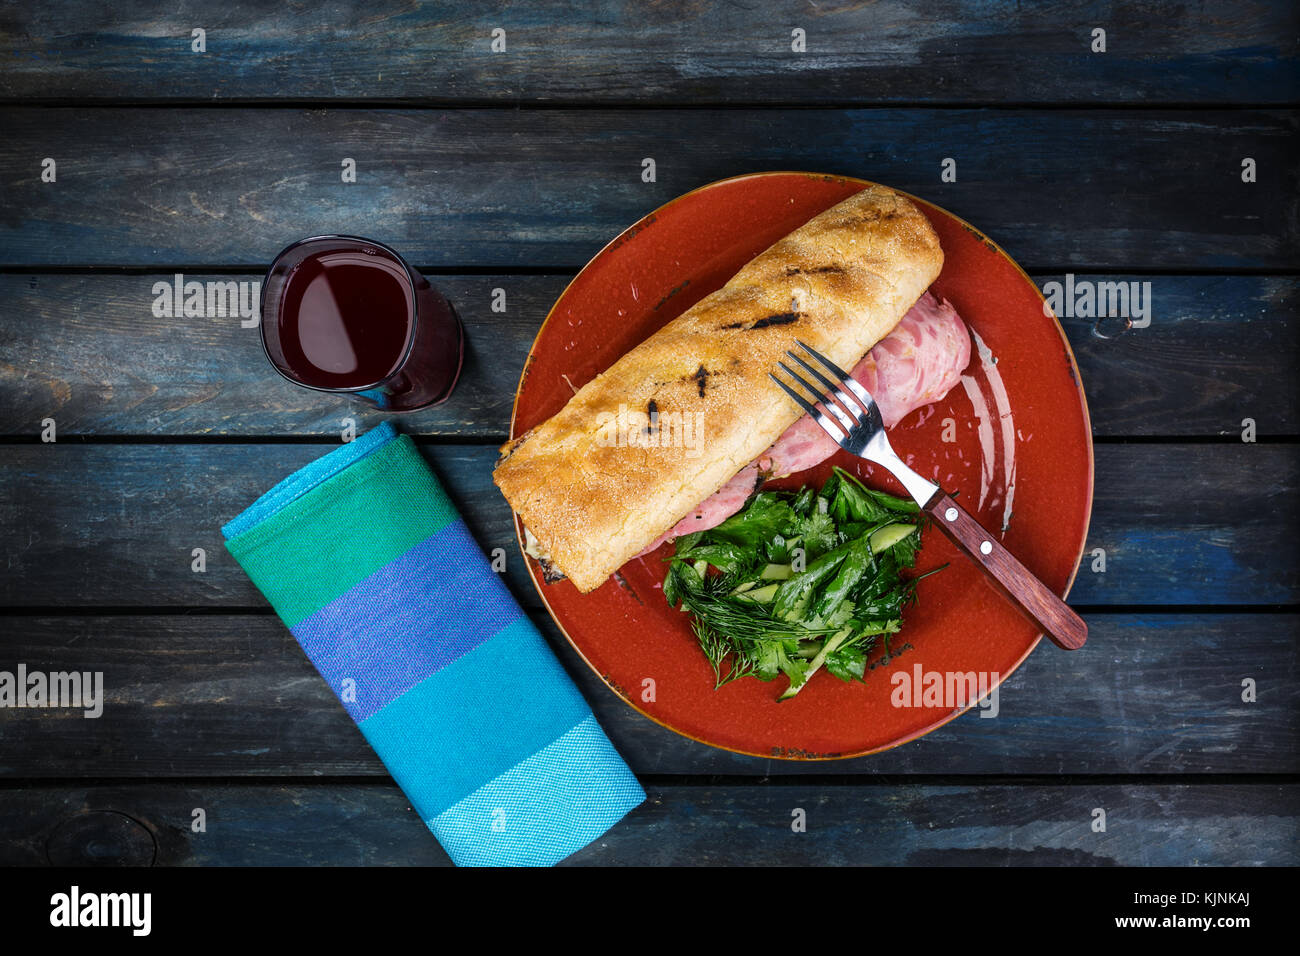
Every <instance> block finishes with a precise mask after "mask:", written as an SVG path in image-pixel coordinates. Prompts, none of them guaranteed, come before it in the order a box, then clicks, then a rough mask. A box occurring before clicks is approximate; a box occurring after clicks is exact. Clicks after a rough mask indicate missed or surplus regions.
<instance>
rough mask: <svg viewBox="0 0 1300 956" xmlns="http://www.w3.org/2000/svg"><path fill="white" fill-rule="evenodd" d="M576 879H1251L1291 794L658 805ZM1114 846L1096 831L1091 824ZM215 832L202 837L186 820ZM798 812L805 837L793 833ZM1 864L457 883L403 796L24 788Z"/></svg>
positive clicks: (617, 832) (813, 792) (1073, 788)
mask: <svg viewBox="0 0 1300 956" xmlns="http://www.w3.org/2000/svg"><path fill="white" fill-rule="evenodd" d="M647 791H648V799H647V801H646V802H645V803H644V804H643V805H642V806H641V807H639V808H637V809H636V810H633V811H632V812H631V813H630V814H629V815H628V816H627V817H625V818H624V819H623V820H622V821H621V822H620V823H619V824H617V825H616V826H615V827H614V828H613V829H612V830H610V831H609V832H608V833H606V834H605V835H604V836H602V837H601V838H600V839H599V840H597V841H595V842H594V843H592V844H591V845H589V846H587V847H585V848H584V849H582V850H580V851H578V852H577V853H575V854H574V855H573V856H571V857H570V858H569V859H568V860H567V861H566V863H569V864H575V865H582V864H590V865H647V864H649V865H672V864H694V865H701V864H744V865H775V866H793V865H804V864H837V865H873V866H874V865H898V864H915V865H930V866H971V865H983V866H1005V865H1009V864H1040V865H1056V866H1061V865H1068V866H1106V865H1112V866H1113V865H1123V866H1192V865H1199V866H1257V865H1273V866H1282V865H1291V864H1294V862H1295V843H1296V838H1297V835H1300V834H1298V832H1297V831H1298V826H1297V824H1298V817H1297V811H1296V807H1297V803H1298V798H1300V787H1297V786H1296V785H1288V784H1281V785H1272V784H1265V785H1258V784H1256V785H1242V784H1236V785H1234V784H1201V785H1171V784H1150V785H1141V784H1123V785H1114V784H1095V783H1088V784H1075V785H1069V784H1061V785H1052V786H1035V787H1016V786H1000V785H970V786H933V785H929V786H927V785H924V784H907V785H904V786H897V785H878V786H870V785H866V786H864V785H858V786H839V787H826V786H822V785H816V786H813V785H800V784H783V785H780V786H761V787H752V786H748V787H681V786H657V785H654V784H651V785H650V786H649V787H647ZM1098 807H1100V808H1102V809H1104V810H1105V811H1106V830H1105V832H1102V833H1095V832H1093V830H1092V823H1093V820H1094V816H1093V811H1094V809H1095V808H1098ZM196 808H201V809H203V810H204V811H205V814H206V830H205V831H204V832H202V833H195V832H193V830H192V828H191V822H192V820H193V819H194V817H193V811H194V810H195V809H196ZM796 809H802V810H803V811H804V812H805V815H806V821H807V830H806V832H802V833H796V832H793V830H792V828H791V820H792V812H793V811H794V810H796ZM0 833H2V834H4V837H5V838H4V839H2V840H0V864H3V865H7V866H15V865H19V866H21V865H28V866H42V865H47V864H49V863H50V862H53V863H56V864H64V865H69V864H72V865H75V864H82V865H84V864H88V863H144V862H148V861H149V860H150V859H152V860H153V862H155V864H156V865H162V866H173V865H178V864H187V865H204V866H211V865H224V866H231V865H244V866H253V865H258V866H263V865H279V866H331V865H353V866H355V865H369V864H423V865H446V864H447V863H448V862H449V861H448V860H447V857H446V854H445V853H443V851H442V849H441V847H439V846H438V843H437V840H435V839H434V837H433V835H432V834H431V833H429V832H428V830H427V829H425V827H424V824H423V823H421V822H420V820H419V818H418V817H417V816H416V814H415V813H414V812H413V811H412V810H411V809H410V805H409V804H408V803H407V801H406V799H405V796H404V795H403V794H402V792H401V791H400V790H398V789H397V787H396V786H393V785H370V786H357V785H349V784H339V783H324V784H315V785H313V784H308V783H304V784H300V785H294V786H284V785H264V786H257V785H251V786H250V785H247V784H242V785H231V784H214V783H204V784H199V785H194V786H184V785H177V784H172V783H159V784H138V785H127V786H113V787H71V788H65V787H24V788H21V789H14V790H9V791H6V792H5V794H4V800H3V801H0Z"/></svg>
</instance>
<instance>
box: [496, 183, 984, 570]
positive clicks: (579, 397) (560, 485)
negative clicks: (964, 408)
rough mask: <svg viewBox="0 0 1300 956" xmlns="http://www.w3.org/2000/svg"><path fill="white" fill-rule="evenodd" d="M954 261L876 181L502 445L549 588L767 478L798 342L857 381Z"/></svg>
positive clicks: (503, 470)
mask: <svg viewBox="0 0 1300 956" xmlns="http://www.w3.org/2000/svg"><path fill="white" fill-rule="evenodd" d="M942 266H943V251H942V249H941V248H940V245H939V238H938V236H937V235H936V233H935V231H934V229H933V227H932V226H931V225H930V223H929V220H927V219H926V217H925V215H924V214H923V213H922V212H921V211H920V210H919V209H918V208H917V207H916V206H915V204H913V203H912V202H911V201H910V200H909V199H907V197H905V196H902V195H900V194H899V193H896V192H894V191H893V190H891V189H888V188H886V187H883V186H876V185H871V186H867V187H866V188H864V189H863V190H862V191H861V192H859V193H857V194H856V195H854V196H852V197H850V198H849V199H846V200H844V201H843V202H841V203H839V204H837V205H835V206H833V207H831V208H830V209H828V210H826V211H825V212H823V213H821V214H820V215H818V216H815V217H814V218H812V219H811V220H809V221H808V222H807V223H805V224H804V225H803V226H801V227H799V228H798V229H796V230H794V231H793V232H791V233H790V234H788V235H787V236H785V237H784V238H782V239H780V240H778V241H777V242H776V243H775V244H773V245H772V246H771V247H770V248H768V249H767V250H765V251H764V252H762V253H760V254H759V255H757V256H756V257H754V258H753V259H752V260H750V262H749V263H747V264H746V265H745V266H744V267H743V268H742V269H741V270H740V271H739V272H738V273H736V275H735V276H734V277H732V279H731V280H730V281H728V282H727V284H726V285H724V286H723V287H722V288H721V289H719V290H718V291H716V292H714V293H712V294H711V295H709V296H707V297H706V298H704V299H702V300H701V301H700V302H698V303H697V304H696V305H694V306H693V307H691V308H690V309H688V310H687V311H686V312H684V313H682V314H681V315H680V316H678V317H677V318H676V319H674V320H673V321H672V322H669V323H668V324H667V325H666V326H664V327H663V328H662V329H660V330H659V331H658V332H656V333H654V334H653V335H651V336H650V337H649V338H647V339H646V340H645V341H643V342H642V343H641V344H640V345H638V346H636V347H635V348H633V349H632V350H631V351H630V352H628V353H627V354H625V355H624V356H623V357H622V358H620V359H619V360H618V361H617V362H615V363H614V364H613V365H612V366H611V367H610V368H609V369H608V370H606V371H605V372H604V373H602V374H600V375H597V376H596V377H595V378H594V379H592V380H591V381H590V382H588V383H587V384H586V385H584V386H583V387H582V388H581V389H579V390H578V391H577V393H576V394H575V395H574V396H573V397H572V398H571V399H570V400H569V402H568V403H567V404H566V405H565V406H564V408H562V409H561V410H560V411H559V412H558V413H556V414H555V415H554V416H552V417H551V418H550V419H548V420H547V421H545V422H543V423H542V424H540V425H538V426H537V427H536V428H533V429H531V430H530V431H528V432H526V433H525V434H523V435H520V436H518V437H516V438H515V439H513V440H512V441H510V442H507V443H506V444H505V445H503V446H502V449H501V457H500V460H499V461H498V463H497V466H496V469H495V470H494V472H493V480H494V481H495V483H496V485H497V487H498V488H500V490H501V492H502V494H503V495H504V496H505V498H506V500H507V501H508V502H509V503H510V505H511V507H512V508H513V509H514V510H515V512H516V513H518V514H519V516H520V519H521V520H522V522H523V525H524V527H525V529H526V540H527V543H528V550H529V553H530V554H532V555H533V556H534V557H535V558H537V559H538V560H539V561H541V562H542V566H543V569H544V571H545V572H546V576H547V579H548V580H552V579H555V578H557V577H560V576H563V577H567V578H568V579H569V580H570V581H572V582H573V584H574V585H575V586H576V587H577V588H578V589H579V590H580V591H583V592H588V591H592V590H594V589H596V588H597V587H599V586H600V585H601V584H602V583H604V582H605V580H607V579H608V578H609V577H610V575H611V574H613V573H614V572H615V571H617V570H618V568H619V567H621V566H622V565H623V564H624V563H625V562H627V561H628V560H629V559H631V558H633V557H635V556H636V555H638V554H640V553H643V552H644V551H646V550H647V549H648V548H650V547H652V546H654V545H657V543H659V542H661V541H662V540H666V537H667V536H671V535H672V533H673V532H674V530H675V529H677V528H678V527H679V525H680V524H681V523H682V522H683V521H684V520H685V519H687V518H689V517H690V516H691V514H692V513H694V512H697V511H698V509H699V507H700V506H701V503H703V502H707V501H709V500H710V499H712V498H713V497H714V496H715V495H717V494H718V493H719V492H720V491H722V490H723V489H724V488H731V487H733V486H736V485H737V482H738V481H739V486H738V487H736V488H735V489H734V493H733V495H732V497H735V493H738V492H740V491H744V490H745V484H746V482H749V483H750V484H751V485H754V486H756V483H757V482H759V481H761V480H762V478H763V477H765V476H771V475H772V474H773V472H772V471H771V470H770V469H768V470H765V469H764V467H763V465H764V460H763V456H764V453H765V452H768V451H770V450H771V449H772V448H773V446H774V444H776V443H777V442H778V440H780V439H781V438H782V437H783V436H785V435H786V433H787V432H788V431H789V430H790V429H791V428H792V427H793V426H795V425H796V423H797V422H798V421H799V419H800V418H802V417H803V411H802V410H801V409H800V408H799V407H798V406H796V405H795V404H794V403H793V402H791V401H790V399H789V397H788V396H787V395H786V394H785V393H784V392H783V391H782V390H781V389H780V388H779V387H778V386H777V385H776V384H775V383H774V382H772V380H771V379H770V378H769V377H768V374H769V372H771V371H772V370H773V369H774V368H776V365H777V362H778V361H780V360H782V359H783V358H784V357H785V353H786V351H787V350H789V349H793V348H794V347H795V344H796V340H802V341H804V342H807V343H808V344H809V345H811V346H812V347H813V348H815V349H817V350H818V351H820V352H822V353H823V354H824V355H826V356H827V357H828V358H830V359H831V361H833V362H835V363H836V364H837V365H840V366H841V367H844V368H851V369H855V374H856V372H857V369H858V366H859V365H860V363H862V362H863V360H864V357H866V356H867V355H868V353H869V352H872V350H873V347H874V346H876V345H877V343H880V342H881V340H882V339H885V338H886V337H887V336H889V335H890V334H891V332H893V331H894V330H895V328H896V327H897V326H898V325H899V323H900V321H901V320H902V319H903V318H904V316H906V315H908V313H909V311H910V310H912V309H913V307H914V306H916V305H917V304H918V302H919V300H921V298H922V296H923V294H924V293H925V292H926V290H927V289H928V287H929V286H930V284H931V283H932V282H933V281H934V280H935V278H936V277H937V276H938V275H939V272H940V269H941V268H942ZM942 305H943V306H946V303H944V304H942ZM948 311H951V309H950V307H948ZM952 314H953V316H954V317H955V313H952ZM957 321H958V323H960V320H959V319H958V320H957ZM963 331H964V330H963ZM968 349H969V343H968V342H967V350H968ZM968 357H969V352H968V351H967V358H968ZM964 365H965V362H964V361H962V362H961V365H960V366H958V368H959V369H960V368H961V367H964ZM945 391H946V389H945ZM831 450H833V449H831ZM769 461H770V458H769ZM751 470H752V475H748V476H747V473H748V472H750V471H751ZM750 490H752V488H751V489H750ZM743 502H744V497H741V498H740V499H739V501H738V503H737V505H736V506H737V507H739V505H740V504H743Z"/></svg>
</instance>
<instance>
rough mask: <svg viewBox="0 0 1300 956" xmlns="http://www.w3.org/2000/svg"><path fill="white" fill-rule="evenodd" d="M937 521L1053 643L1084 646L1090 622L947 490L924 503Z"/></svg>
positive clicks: (1071, 648)
mask: <svg viewBox="0 0 1300 956" xmlns="http://www.w3.org/2000/svg"><path fill="white" fill-rule="evenodd" d="M925 510H926V512H927V513H928V514H929V515H930V517H932V518H933V519H934V523H935V524H937V525H938V526H939V527H940V528H942V529H943V533H944V534H946V535H947V536H948V537H949V538H951V539H952V541H953V543H954V544H956V545H957V547H959V548H961V549H962V551H964V552H966V554H967V555H969V556H970V557H971V558H972V559H973V560H974V561H975V563H976V564H978V565H979V566H980V567H981V568H983V569H984V573H985V574H987V575H988V576H989V577H990V578H992V579H993V581H994V583H996V584H997V585H998V589H999V590H1001V591H1002V593H1003V594H1005V595H1006V596H1007V597H1008V598H1010V599H1011V602H1012V603H1013V604H1015V605H1016V607H1018V608H1019V609H1020V611H1021V613H1023V614H1024V615H1025V616H1026V617H1028V618H1029V619H1030V620H1031V621H1033V622H1034V623H1035V624H1037V625H1038V627H1039V628H1040V629H1041V630H1042V632H1043V634H1045V635H1046V636H1047V637H1048V638H1049V639H1050V640H1051V641H1052V643H1053V644H1056V645H1057V646H1058V647H1063V648H1065V649H1066V650H1067V651H1073V650H1077V649H1078V648H1080V647H1083V644H1084V641H1086V640H1087V639H1088V625H1087V624H1085V623H1084V622H1083V618H1081V617H1079V615H1077V614H1075V613H1074V611H1072V610H1070V607H1069V605H1067V604H1066V603H1065V602H1064V601H1062V600H1061V599H1060V598H1059V597H1057V596H1056V594H1054V593H1053V592H1052V590H1051V589H1050V588H1049V587H1048V586H1047V585H1046V584H1044V583H1043V582H1042V581H1040V580H1038V578H1036V577H1034V576H1033V575H1032V574H1030V573H1029V570H1028V569H1027V568H1026V567H1025V566H1024V565H1023V564H1021V563H1020V562H1019V561H1017V560H1016V559H1015V557H1014V556H1013V555H1012V554H1011V552H1010V551H1008V550H1007V549H1006V548H1004V547H1002V545H1001V544H1000V543H999V542H998V539H997V538H996V537H995V536H994V535H991V534H989V533H988V532H987V531H985V530H984V527H983V526H982V525H981V524H980V523H979V522H978V521H976V520H975V519H974V518H972V517H971V516H970V515H969V514H967V513H966V510H965V509H964V508H962V507H961V506H960V505H959V504H957V502H955V501H953V500H952V498H950V497H949V496H948V495H947V494H945V493H944V492H942V491H941V492H939V494H937V495H935V496H934V499H933V500H932V501H931V502H930V503H929V504H928V505H926V506H925Z"/></svg>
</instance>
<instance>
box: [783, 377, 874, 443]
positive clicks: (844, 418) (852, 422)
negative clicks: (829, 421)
mask: <svg viewBox="0 0 1300 956" xmlns="http://www.w3.org/2000/svg"><path fill="white" fill-rule="evenodd" d="M776 364H777V365H779V366H780V367H781V368H782V369H784V370H785V374H786V375H789V376H790V377H791V378H792V379H794V380H795V381H796V382H798V383H799V384H800V385H802V386H803V387H804V388H805V389H807V390H808V394H810V395H811V396H812V397H813V401H814V402H821V403H822V407H823V408H825V409H826V410H827V411H828V412H830V413H831V414H832V415H834V416H835V418H836V420H838V421H839V423H840V427H841V428H843V429H844V433H845V434H846V435H847V434H851V433H852V431H853V429H854V428H855V427H856V426H857V424H858V415H857V413H856V412H853V411H850V413H849V414H845V413H844V411H843V410H842V409H841V408H840V407H839V406H838V405H836V404H835V403H834V402H832V401H831V400H830V398H829V397H828V396H827V395H826V394H825V393H823V392H821V391H819V390H818V389H817V388H815V387H814V386H813V385H811V384H809V382H808V381H807V379H805V378H804V377H803V376H801V375H800V374H799V373H798V372H796V371H795V370H794V369H792V368H791V367H790V366H788V365H786V364H785V363H784V362H777V363H776ZM830 388H831V390H832V391H834V386H833V385H832V386H830ZM845 407H846V408H848V407H849V406H848V405H846V406H845Z"/></svg>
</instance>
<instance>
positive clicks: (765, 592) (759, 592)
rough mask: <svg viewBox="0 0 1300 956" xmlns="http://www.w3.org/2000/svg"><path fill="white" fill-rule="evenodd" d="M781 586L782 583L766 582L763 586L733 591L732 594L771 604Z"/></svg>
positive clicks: (747, 599) (748, 599)
mask: <svg viewBox="0 0 1300 956" xmlns="http://www.w3.org/2000/svg"><path fill="white" fill-rule="evenodd" d="M780 586H781V585H779V584H765V585H764V586H763V587H761V588H754V589H752V590H749V591H740V592H735V591H733V592H732V594H734V595H735V596H736V597H738V598H744V599H745V600H746V601H756V602H758V603H759V604H771V603H772V601H773V600H774V599H775V598H776V591H777V588H779V587H780Z"/></svg>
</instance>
